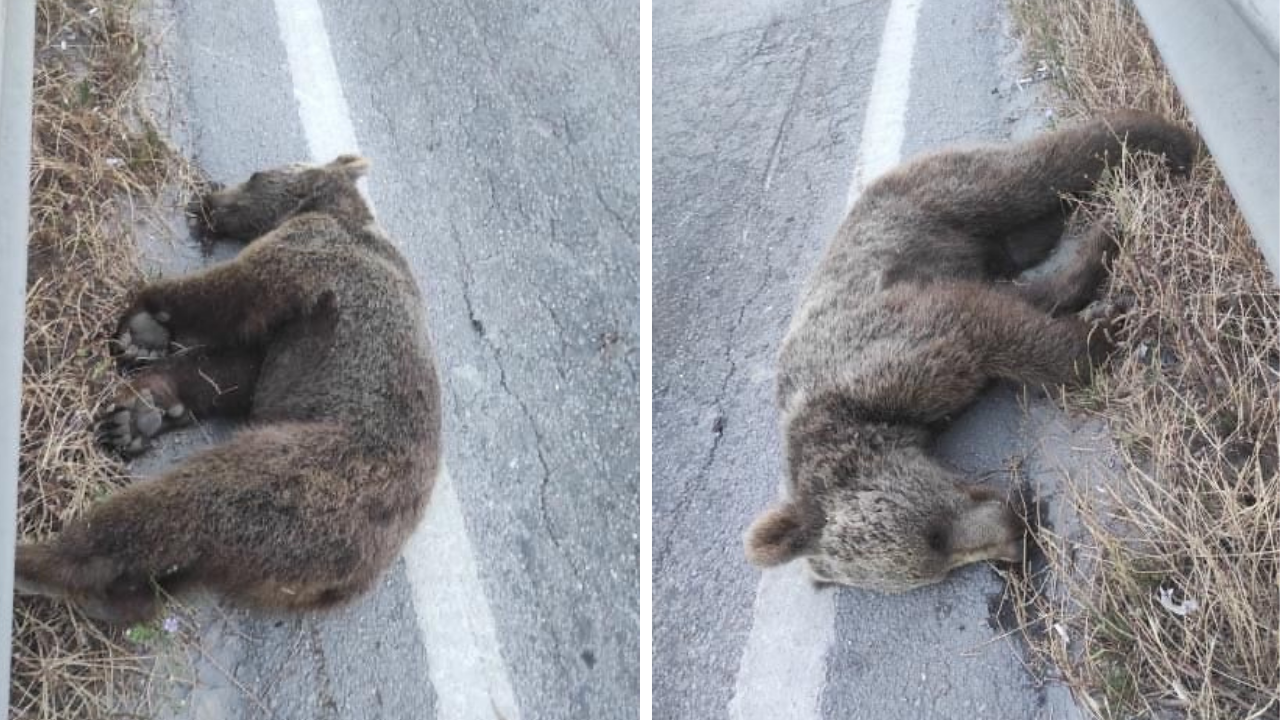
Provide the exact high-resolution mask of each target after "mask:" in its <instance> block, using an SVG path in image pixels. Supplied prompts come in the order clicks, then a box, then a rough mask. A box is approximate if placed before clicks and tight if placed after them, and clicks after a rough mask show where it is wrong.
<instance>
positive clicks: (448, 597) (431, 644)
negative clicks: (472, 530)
mask: <svg viewBox="0 0 1280 720" xmlns="http://www.w3.org/2000/svg"><path fill="white" fill-rule="evenodd" d="M467 537H468V536H467V528H466V525H465V523H464V522H463V519H462V508H461V506H460V505H459V504H458V496H457V494H456V493H455V492H454V491H453V483H452V481H450V479H449V473H448V471H447V470H444V469H442V470H441V472H440V477H439V478H437V479H436V487H435V490H434V491H432V493H431V505H430V506H428V507H427V516H426V518H425V519H423V521H422V525H421V526H420V527H419V528H418V531H417V532H416V533H414V534H413V537H411V538H409V544H408V545H407V546H406V547H405V549H404V561H405V570H406V571H407V573H408V576H409V584H410V585H412V586H413V604H414V606H415V607H416V608H417V609H418V624H419V626H420V627H421V629H422V636H423V637H424V638H425V639H426V645H427V656H428V657H427V659H428V661H429V665H430V671H431V681H432V683H433V684H434V685H435V688H436V695H437V700H438V706H437V712H436V716H437V717H440V718H446V719H447V720H453V719H454V718H458V719H459V720H464V719H469V718H476V719H477V720H479V719H481V718H483V719H484V720H495V719H497V720H517V718H519V717H520V711H519V708H518V707H517V705H516V697H515V693H514V692H512V690H511V681H510V680H508V679H507V667H506V665H505V664H504V663H503V661H502V655H501V654H500V653H499V650H498V648H499V645H498V635H497V633H496V632H495V631H494V627H493V616H492V615H491V614H490V612H489V603H488V602H487V601H486V600H485V596H484V591H483V589H482V587H481V585H480V576H479V574H478V573H477V571H476V561H475V557H474V556H473V555H472V552H471V542H470V540H468V539H467Z"/></svg>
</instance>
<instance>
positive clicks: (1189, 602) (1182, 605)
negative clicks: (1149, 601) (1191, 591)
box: [1157, 587, 1200, 617]
mask: <svg viewBox="0 0 1280 720" xmlns="http://www.w3.org/2000/svg"><path fill="white" fill-rule="evenodd" d="M1157 592H1158V594H1159V596H1160V607H1162V608H1164V609H1165V610H1168V611H1169V612H1171V613H1173V614H1174V615H1177V616H1178V617H1186V616H1187V615H1188V614H1190V613H1193V612H1195V611H1196V609H1197V608H1199V607H1200V604H1199V603H1197V602H1196V599H1195V598H1185V599H1183V600H1182V602H1174V600H1173V588H1170V587H1161V588H1158V589H1157Z"/></svg>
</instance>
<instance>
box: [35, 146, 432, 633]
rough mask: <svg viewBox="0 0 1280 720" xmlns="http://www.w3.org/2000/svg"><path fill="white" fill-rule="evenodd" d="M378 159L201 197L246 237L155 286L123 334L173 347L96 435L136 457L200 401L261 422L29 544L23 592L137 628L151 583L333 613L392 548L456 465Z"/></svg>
mask: <svg viewBox="0 0 1280 720" xmlns="http://www.w3.org/2000/svg"><path fill="white" fill-rule="evenodd" d="M366 167H367V163H366V162H365V161H364V160H363V159H361V158H357V157H352V156H344V157H341V158H339V159H338V160H336V161H334V162H333V163H330V164H328V165H325V166H318V167H310V166H291V167H288V168H282V169H278V170H270V171H264V172H261V173H255V174H254V176H253V177H252V178H251V179H250V180H249V181H248V182H247V183H245V184H243V185H240V186H238V187H234V188H230V189H227V190H219V191H215V192H212V193H210V194H208V195H207V196H205V197H204V198H202V200H201V201H200V202H199V203H197V204H196V205H195V206H194V207H193V211H194V212H195V213H196V214H197V215H198V224H199V228H200V229H201V230H202V231H204V232H206V233H210V234H214V235H221V236H227V237H231V238H237V239H241V240H244V241H246V242H249V244H248V246H247V247H246V248H245V249H244V250H243V251H242V252H241V253H240V254H239V255H238V256H237V257H236V258H235V259H234V260H232V261H230V262H227V263H224V264H221V265H217V266H214V267H211V268H208V269H206V270H204V271H202V272H198V273H195V274H193V275H189V276H186V277H181V278H176V279H166V280H161V281H159V282H156V283H154V284H151V285H148V286H147V287H144V288H143V289H142V290H141V291H140V292H139V293H138V295H137V297H136V299H135V300H134V302H133V303H132V306H131V308H130V309H129V311H128V312H126V313H125V315H124V318H123V319H122V321H121V327H120V331H119V338H120V341H119V342H120V345H121V347H122V351H123V353H124V356H125V358H126V359H138V358H143V359H147V358H158V359H157V360H156V361H155V362H153V363H150V364H147V365H145V366H143V367H142V369H141V371H140V372H139V373H138V374H137V375H135V376H134V377H133V378H132V379H131V383H130V387H129V388H127V389H126V390H125V391H124V392H123V393H122V394H121V396H120V398H119V399H118V401H117V403H116V405H115V406H114V407H113V408H111V409H110V410H109V411H108V412H107V413H106V415H105V416H104V418H103V420H102V422H101V424H100V426H99V432H100V435H101V437H102V439H103V440H104V441H105V442H106V443H108V444H109V445H112V446H115V447H116V448H117V449H119V450H121V451H123V452H126V453H135V452H140V451H142V450H145V449H146V447H147V446H148V445H149V443H150V442H151V440H152V438H153V437H154V436H155V435H157V434H158V433H160V432H163V431H164V430H166V429H168V428H170V427H174V426H177V425H180V424H182V423H184V422H186V421H188V420H189V419H190V418H191V417H192V416H193V415H194V416H196V417H200V416H205V417H208V416H214V415H218V416H223V417H232V418H241V419H244V420H246V421H247V423H248V426H247V427H246V428H245V429H243V430H241V431H239V432H238V433H237V434H236V435H235V436H234V437H233V438H232V439H231V440H230V441H228V442H227V443H225V444H223V445H221V446H218V447H214V448H211V449H208V450H205V451H203V452H200V453H197V454H195V455H193V456H192V457H190V458H188V459H186V460H185V461H184V462H182V463H180V464H178V465H177V466H176V467H174V468H173V469H171V470H170V471H168V472H167V473H165V474H164V475H162V476H161V477H159V478H157V479H154V480H150V481H146V482H139V483H136V484H134V485H131V486H129V487H126V488H124V489H122V490H120V491H118V492H116V493H114V494H113V495H111V496H110V497H108V498H107V499H106V500H104V501H103V502H100V503H98V504H96V505H94V506H93V507H91V508H89V510H88V511H86V512H85V513H84V514H83V515H81V516H80V517H78V518H75V519H74V520H72V521H70V522H69V523H67V525H66V527H65V528H64V529H63V531H62V533H61V534H60V535H59V536H57V537H56V538H54V539H52V540H49V541H46V542H42V543H36V544H24V545H21V546H19V548H18V552H17V582H18V585H19V587H20V588H22V589H25V590H28V591H34V592H40V593H43V594H47V595H53V596H57V597H65V598H68V599H71V600H73V601H75V602H76V603H78V604H79V605H80V606H81V607H82V608H84V609H85V610H86V611H87V612H89V613H90V614H92V615H94V616H97V617H100V618H103V619H107V620H111V621H115V622H126V623H127V622H137V621H140V620H143V619H146V618H147V617H150V616H151V615H152V614H153V613H154V612H155V610H156V600H155V588H154V585H159V586H160V587H163V588H165V589H166V590H174V589H176V588H178V587H180V586H182V585H185V584H186V583H200V584H203V585H206V586H210V587H212V588H214V589H216V590H218V591H220V592H221V593H223V594H225V595H227V596H230V597H232V598H234V599H236V600H240V601H242V602H246V603H249V604H253V605H259V606H268V607H278V608H286V609H306V608H319V607H326V606H330V605H333V604H336V603H340V602H343V601H345V600H349V599H351V598H353V597H355V596H356V595H358V594H360V593H362V592H364V591H366V590H368V589H369V588H370V587H371V586H372V584H373V582H374V581H375V579H376V578H377V577H378V575H379V573H380V572H381V571H382V570H384V569H385V568H386V567H387V566H389V565H390V564H391V563H392V562H393V561H394V559H395V558H396V556H397V555H398V553H399V551H400V548H401V546H402V545H403V543H404V541H405V539H406V538H407V537H408V535H409V533H410V532H411V531H412V530H413V528H414V527H415V526H416V525H417V523H418V521H419V519H420V518H421V517H422V514H423V511H424V509H425V507H426V503H427V499H428V497H429V495H430V492H431V487H432V484H433V482H434V479H435V476H436V472H437V469H438V467H439V457H440V389H439V385H438V382H437V378H436V371H435V363H434V360H433V357H432V351H431V347H430V344H429V342H428V340H427V339H426V337H425V335H424V333H425V330H424V328H425V325H426V324H425V317H424V312H423V307H422V305H423V303H422V297H421V296H420V294H419V292H418V289H417V287H416V285H415V282H414V279H413V277H412V275H411V273H410V271H409V268H408V266H407V264H406V263H405V261H404V259H403V258H402V257H401V255H400V254H399V252H398V251H397V250H396V249H395V248H394V246H393V245H392V244H391V243H390V241H389V240H388V239H387V238H386V236H385V235H384V234H383V233H382V231H381V230H380V229H379V228H378V227H377V226H376V225H374V224H373V218H372V215H371V214H370V212H369V210H368V207H367V206H366V204H365V203H364V201H363V199H362V198H361V197H360V195H359V193H358V191H357V190H356V187H355V180H356V179H357V178H358V177H359V176H360V175H361V174H363V172H364V170H365V168H366ZM179 347H181V348H187V350H186V351H184V352H182V353H178V354H170V351H171V350H172V349H174V348H179Z"/></svg>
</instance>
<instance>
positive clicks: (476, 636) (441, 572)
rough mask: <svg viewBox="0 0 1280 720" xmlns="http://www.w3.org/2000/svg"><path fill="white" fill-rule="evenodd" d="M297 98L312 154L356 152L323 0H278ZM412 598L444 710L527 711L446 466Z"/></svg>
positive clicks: (465, 716) (416, 545) (506, 714)
mask: <svg viewBox="0 0 1280 720" xmlns="http://www.w3.org/2000/svg"><path fill="white" fill-rule="evenodd" d="M274 2H275V10H276V21H277V23H278V25H279V28H280V38H281V40H282V41H283V42H284V47H285V52H286V54H287V55H288V57H289V74H290V76H291V78H292V81H293V95H294V97H295V98H296V99H297V101H298V116H299V118H301V120H302V127H303V131H304V132H305V133H306V136H307V147H308V149H309V151H310V152H311V158H312V160H314V161H316V162H327V161H329V160H332V159H333V158H334V157H336V156H338V155H340V154H342V153H354V152H359V145H358V144H357V142H356V133H355V128H354V126H353V125H352V123H351V113H350V111H349V110H348V108H347V100H346V97H345V96H344V95H343V93H342V82H341V80H340V79H339V77H338V69H337V67H336V66H335V65H334V61H333V55H332V53H331V52H330V49H329V34H328V32H327V31H326V30H325V25H324V16H323V14H322V13H321V11H320V6H319V4H318V3H317V2H316V0H274ZM404 558H405V569H406V571H407V575H408V579H409V584H410V586H411V587H412V588H413V605H414V609H415V611H416V615H417V620H418V629H419V631H420V632H421V634H422V640H423V644H424V646H425V647H426V651H427V661H428V666H429V667H428V672H429V673H430V675H431V678H430V680H431V684H432V686H433V687H434V688H435V691H436V699H437V708H436V710H437V712H436V715H437V717H440V718H447V719H448V720H472V719H475V720H494V718H495V717H496V718H500V719H501V720H518V719H519V717H520V711H519V708H518V706H517V705H516V700H515V693H514V692H513V691H512V688H511V681H510V679H509V677H508V675H507V669H506V665H505V663H504V662H503V660H502V653H501V649H500V647H501V646H500V645H499V643H498V636H497V632H496V631H495V630H494V622H493V614H492V612H491V611H490V609H489V602H488V600H487V599H486V597H485V594H484V587H483V586H482V585H481V584H480V574H479V571H478V570H477V568H476V561H475V554H474V553H473V551H472V548H471V541H470V539H469V536H468V535H467V528H466V521H465V520H464V519H463V516H462V507H461V505H460V504H459V503H458V496H457V494H456V493H455V492H454V489H453V482H452V481H451V480H450V478H449V473H448V470H447V469H445V468H443V467H442V468H441V470H440V476H439V477H438V478H437V479H436V487H435V490H434V491H433V492H432V496H431V504H430V505H429V506H428V508H427V515H426V517H425V518H424V519H423V522H422V525H421V526H420V527H419V528H418V531H417V532H415V533H414V534H413V536H412V537H410V538H409V542H408V544H407V545H406V546H405V550H404Z"/></svg>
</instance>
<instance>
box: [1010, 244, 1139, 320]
mask: <svg viewBox="0 0 1280 720" xmlns="http://www.w3.org/2000/svg"><path fill="white" fill-rule="evenodd" d="M1115 245H1116V241H1115V234H1114V231H1113V230H1112V229H1111V228H1110V227H1108V226H1107V225H1104V224H1094V225H1091V226H1089V227H1088V229H1087V230H1085V232H1084V235H1083V237H1081V238H1080V247H1079V248H1077V250H1076V253H1075V255H1074V256H1073V257H1072V258H1071V259H1069V260H1067V261H1065V263H1064V264H1063V265H1062V267H1059V268H1055V269H1054V270H1052V271H1050V272H1048V273H1046V274H1042V275H1035V276H1033V277H1029V278H1026V279H1018V280H1013V281H1009V282H1003V283H999V284H997V285H996V287H997V288H999V289H1001V290H1003V291H1005V292H1008V293H1011V294H1013V295H1016V296H1018V297H1021V298H1022V299H1024V300H1026V301H1027V302H1029V303H1031V304H1032V305H1034V306H1035V307H1037V308H1039V309H1041V310H1043V311H1045V312H1047V313H1049V314H1050V315H1053V316H1055V317H1057V316H1059V315H1063V314H1066V313H1074V312H1079V311H1080V310H1082V309H1084V307H1085V306H1086V305H1088V304H1089V303H1090V302H1092V301H1093V300H1094V298H1095V297H1096V296H1097V293H1098V288H1099V287H1100V286H1101V285H1102V281H1103V280H1104V279H1106V275H1107V268H1106V263H1107V258H1108V257H1109V256H1110V255H1111V253H1112V252H1113V251H1114V249H1115Z"/></svg>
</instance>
